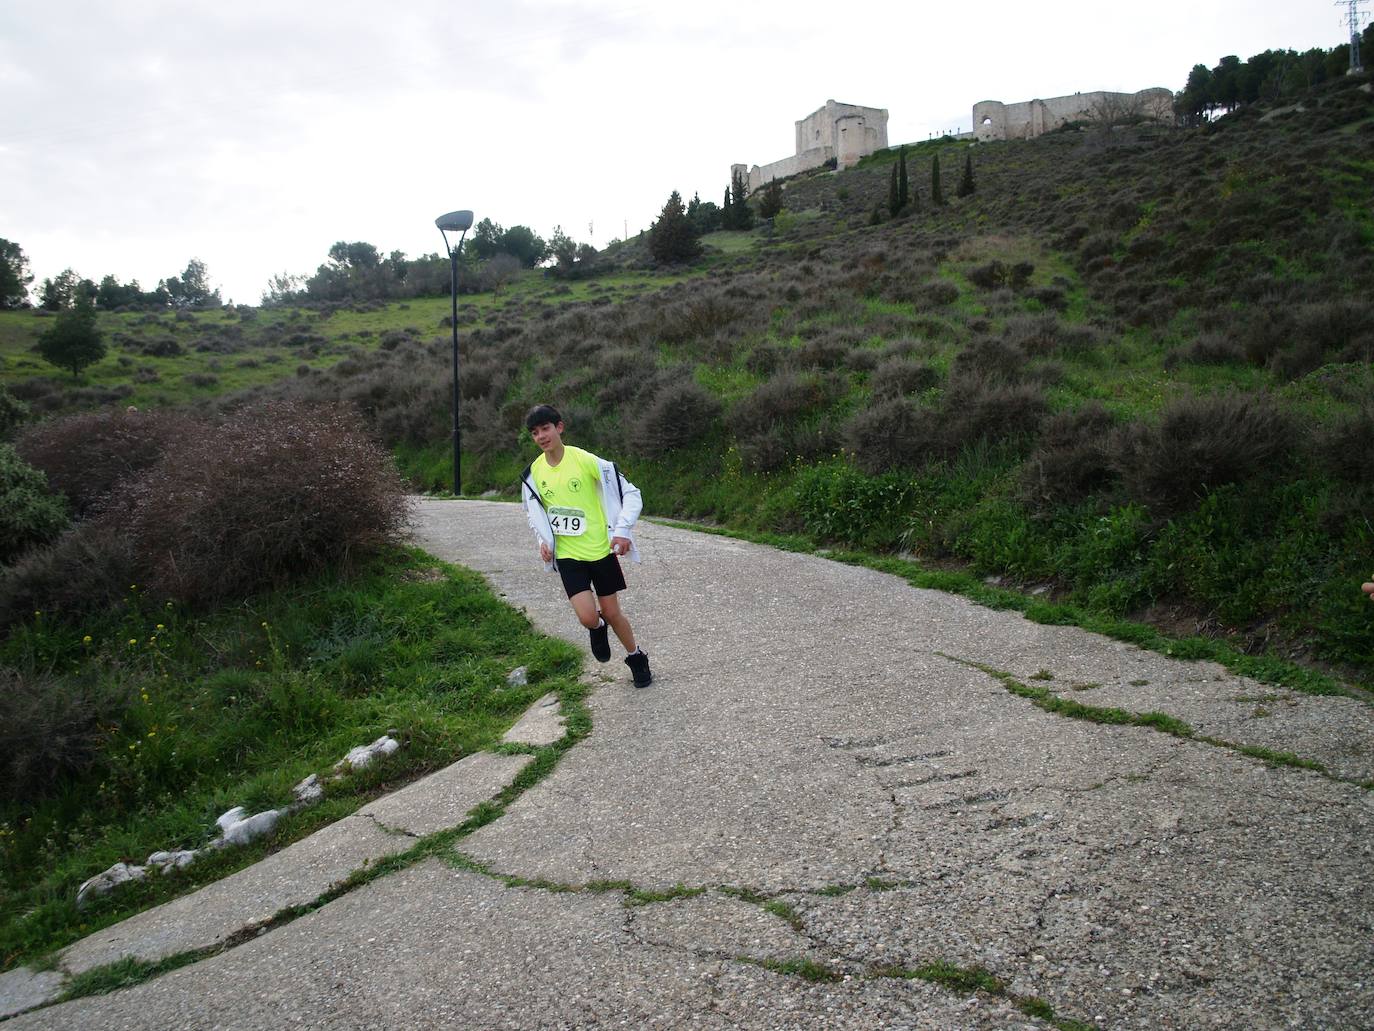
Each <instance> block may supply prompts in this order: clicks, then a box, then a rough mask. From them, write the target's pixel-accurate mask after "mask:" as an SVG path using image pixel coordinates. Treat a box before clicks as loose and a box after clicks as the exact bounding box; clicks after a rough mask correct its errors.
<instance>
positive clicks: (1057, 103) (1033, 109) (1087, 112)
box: [973, 87, 1174, 142]
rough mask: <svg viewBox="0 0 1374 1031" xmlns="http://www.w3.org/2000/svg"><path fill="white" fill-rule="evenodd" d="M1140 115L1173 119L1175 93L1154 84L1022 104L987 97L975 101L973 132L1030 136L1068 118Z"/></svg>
mask: <svg viewBox="0 0 1374 1031" xmlns="http://www.w3.org/2000/svg"><path fill="white" fill-rule="evenodd" d="M1136 115H1139V116H1141V117H1143V118H1147V119H1150V120H1152V121H1158V122H1167V121H1172V120H1173V117H1174V95H1173V93H1172V92H1170V91H1169V90H1167V89H1164V88H1162V87H1153V88H1151V89H1143V90H1141V91H1140V92H1138V93H1109V92H1106V91H1103V90H1098V91H1097V92H1094V93H1075V94H1074V95H1073V96H1070V97H1050V98H1049V99H1047V100H1038V99H1037V100H1026V101H1022V102H1021V103H1019V104H1003V103H1002V102H1001V101H997V100H983V101H979V102H978V103H977V104H974V105H973V134H974V136H975V138H977V139H978V140H980V141H983V142H986V141H989V140H1028V139H1031V138H1032V137H1034V136H1039V135H1041V134H1042V133H1047V132H1050V131H1051V130H1053V129H1057V128H1059V127H1060V126H1061V125H1064V124H1066V123H1068V122H1112V121H1116V120H1118V119H1124V118H1128V117H1134V116H1136Z"/></svg>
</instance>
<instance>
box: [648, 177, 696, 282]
mask: <svg viewBox="0 0 1374 1031" xmlns="http://www.w3.org/2000/svg"><path fill="white" fill-rule="evenodd" d="M649 253H650V254H652V255H653V256H654V260H655V261H656V262H658V263H659V264H660V265H667V264H672V263H675V262H680V261H690V260H691V259H692V258H695V257H696V256H697V255H698V254H700V253H701V244H700V243H698V242H697V237H696V234H695V233H694V232H692V223H690V222H688V221H687V209H686V208H685V207H684V206H683V204H682V195H681V194H679V193H678V192H677V190H674V191H673V192H672V194H671V195H669V197H668V203H667V204H664V205H663V211H662V213H661V214H660V215H659V216H658V219H657V221H655V222H654V224H653V226H652V227H651V228H650V229H649Z"/></svg>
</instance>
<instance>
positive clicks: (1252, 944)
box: [13, 501, 1374, 1029]
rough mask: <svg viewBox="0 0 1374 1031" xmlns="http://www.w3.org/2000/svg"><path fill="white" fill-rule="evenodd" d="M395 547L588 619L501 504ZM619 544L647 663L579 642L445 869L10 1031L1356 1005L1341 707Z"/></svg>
mask: <svg viewBox="0 0 1374 1031" xmlns="http://www.w3.org/2000/svg"><path fill="white" fill-rule="evenodd" d="M417 536H418V538H419V540H420V543H421V544H422V545H423V546H424V547H426V548H428V549H429V550H431V551H432V552H433V553H435V554H436V555H438V556H439V557H441V558H444V559H447V560H450V561H454V562H458V563H461V564H463V565H467V566H470V567H472V568H476V569H478V570H480V571H482V572H483V573H485V574H486V575H487V577H488V579H489V580H490V582H491V583H492V584H493V586H494V587H495V588H496V589H497V591H498V592H500V593H502V594H504V595H505V596H506V598H507V600H508V601H510V602H511V603H512V604H515V605H517V606H518V607H522V608H524V609H525V610H526V611H527V612H528V613H529V615H530V617H531V619H532V620H533V621H534V622H535V623H536V625H537V626H539V627H540V628H541V629H543V630H545V631H547V632H551V633H555V634H559V635H561V636H564V637H566V638H568V639H569V640H573V641H576V642H579V643H582V642H584V641H585V632H583V631H582V630H581V629H580V628H579V627H578V626H577V624H576V622H575V620H573V618H572V616H571V613H570V611H569V610H568V607H567V603H566V601H565V600H564V599H563V598H562V596H561V592H560V590H559V589H558V585H557V581H556V578H555V577H554V576H553V575H551V574H545V573H543V572H542V570H541V568H540V566H539V564H538V562H537V560H536V558H535V555H534V544H533V539H532V537H531V536H530V535H529V533H528V531H527V530H526V528H525V526H524V520H523V517H522V515H521V513H520V511H519V509H518V508H515V507H514V506H511V505H501V504H494V503H492V504H488V503H481V502H428V501H427V502H423V503H422V504H421V505H420V508H419V511H418V515H417ZM640 543H641V548H642V549H643V551H644V554H645V562H644V564H643V565H642V566H629V567H628V578H629V580H630V591H629V592H628V593H627V594H626V596H625V606H626V610H627V612H628V613H629V614H630V616H631V619H632V620H633V622H634V624H635V627H636V629H637V631H638V632H639V635H640V638H641V640H642V642H643V644H644V647H645V649H646V650H647V651H648V652H649V653H650V655H651V657H652V660H653V666H654V673H655V677H656V679H655V683H654V685H653V686H652V687H650V688H648V689H645V690H636V689H635V688H633V687H632V686H631V685H630V681H629V674H628V670H626V668H625V666H624V665H623V663H621V662H620V661H619V651H618V650H617V655H616V658H615V659H614V660H613V662H612V663H611V664H609V665H607V666H605V667H598V666H597V665H596V664H595V662H593V661H591V660H590V658H589V659H588V664H589V667H590V668H591V673H592V676H593V679H594V681H595V682H597V683H598V684H599V686H598V689H597V690H596V691H595V692H594V693H593V695H592V698H591V700H590V707H591V710H592V715H593V721H594V731H593V734H592V736H591V737H590V738H589V739H587V740H586V741H584V742H583V743H581V744H580V745H578V746H577V747H576V748H574V749H573V750H572V751H571V752H569V753H568V754H567V755H565V756H564V758H563V760H562V762H561V763H560V764H559V766H558V768H557V769H556V770H555V771H554V773H553V774H552V775H551V776H550V777H548V778H546V779H545V780H543V781H541V782H540V783H539V784H538V785H536V786H535V787H534V788H532V789H531V790H530V791H528V792H526V793H525V794H524V795H522V796H521V797H520V798H519V799H518V800H517V801H516V802H515V803H513V805H512V806H511V807H510V809H509V810H508V812H507V814H506V815H505V816H504V817H502V818H501V819H499V820H497V821H496V822H494V823H492V824H490V825H488V826H486V827H484V828H483V829H482V830H480V831H478V832H477V833H475V834H473V835H471V836H469V837H468V838H466V839H464V840H462V841H461V842H460V844H459V850H460V854H456V855H454V856H453V857H452V861H451V862H449V863H444V862H441V861H439V860H429V861H426V862H425V863H423V864H420V865H417V866H413V867H411V868H409V869H407V870H404V871H402V872H400V873H396V874H392V875H389V876H386V877H383V878H381V879H379V880H377V881H375V882H373V883H372V884H369V885H367V886H366V887H364V888H361V889H359V890H357V891H355V892H352V893H351V894H348V895H346V896H344V897H342V898H340V899H338V900H337V901H335V902H332V903H330V904H329V905H327V906H325V907H323V908H322V909H320V910H318V911H316V912H314V913H312V914H311V915H309V916H307V917H304V918H302V919H300V920H297V921H295V922H293V923H291V924H288V925H286V926H283V927H280V928H277V929H275V930H273V931H270V932H269V933H267V934H264V935H263V936H261V937H259V938H257V939H254V940H252V941H249V942H248V943H246V944H244V945H241V946H239V947H237V948H234V949H231V950H229V951H227V952H224V953H222V954H220V955H218V956H215V957H213V958H211V959H208V960H205V961H203V962H201V963H198V964H195V965H192V966H189V967H186V968H183V969H181V970H178V971H176V972H174V973H171V974H168V975H166V976H163V977H160V978H157V979H155V980H153V981H150V982H148V983H146V984H144V985H141V986H138V987H136V988H132V989H129V990H126V991H123V992H118V993H115V994H113V995H109V996H103V997H99V998H92V999H84V1000H79V1001H76V1002H73V1003H68V1004H65V1005H62V1006H56V1007H51V1008H48V1009H44V1010H37V1011H34V1012H33V1013H30V1014H27V1015H24V1016H20V1017H18V1018H15V1020H14V1021H13V1026H14V1027H15V1028H20V1027H24V1028H27V1027H49V1028H59V1027H87V1026H89V1027H111V1028H174V1027H177V1028H179V1027H188V1028H201V1027H204V1028H210V1027H232V1028H269V1027H271V1028H276V1027H280V1026H283V1025H291V1024H300V1025H303V1026H312V1027H328V1028H355V1027H402V1026H422V1027H440V1026H443V1027H450V1026H451V1027H482V1028H487V1027H522V1028H523V1027H582V1026H607V1027H613V1026H614V1027H619V1026H624V1027H712V1028H714V1027H749V1028H792V1027H796V1028H807V1027H826V1028H829V1027H853V1028H877V1027H894V1028H1020V1027H1026V1028H1041V1027H1051V1026H1054V1025H1053V1023H1052V1022H1051V1020H1050V1019H1049V1016H1048V1014H1049V1013H1050V1011H1051V1010H1052V1011H1053V1015H1054V1017H1055V1018H1057V1019H1058V1020H1060V1021H1065V1020H1072V1021H1078V1022H1081V1023H1083V1024H1090V1025H1095V1026H1098V1027H1102V1028H1109V1027H1110V1028H1117V1027H1121V1028H1198V1027H1208V1028H1213V1027H1217V1028H1237V1029H1240V1028H1246V1029H1249V1028H1280V1027H1301V1028H1322V1027H1330V1028H1351V1027H1370V1026H1374V888H1371V875H1370V871H1371V870H1374V862H1371V860H1374V834H1372V833H1371V831H1374V794H1372V793H1371V791H1370V790H1369V789H1368V788H1366V787H1364V786H1361V784H1360V783H1359V782H1364V781H1369V780H1371V779H1374V751H1372V750H1371V742H1374V711H1372V710H1371V707H1370V706H1369V705H1367V704H1366V703H1364V702H1359V701H1354V700H1351V699H1344V698H1312V697H1308V696H1303V695H1296V694H1293V693H1292V692H1289V691H1285V690H1282V689H1278V688H1274V687H1271V686H1267V685H1261V684H1256V683H1254V682H1252V681H1247V680H1245V679H1243V678H1238V677H1234V676H1232V675H1230V674H1228V673H1227V672H1226V671H1225V670H1223V669H1221V668H1220V667H1217V666H1214V665H1211V664H1207V663H1183V662H1176V661H1173V660H1170V659H1167V658H1165V657H1162V656H1159V655H1155V654H1153V653H1148V652H1142V651H1140V650H1138V649H1136V648H1134V647H1131V646H1128V645H1123V644H1120V643H1118V642H1114V641H1110V640H1106V639H1104V638H1100V637H1095V636H1093V635H1091V634H1088V633H1085V632H1083V631H1079V630H1076V629H1071V628H1062V627H1043V626H1038V625H1035V624H1032V623H1028V622H1026V621H1025V620H1024V619H1022V618H1021V617H1020V616H1018V615H1015V614H1009V613H999V612H991V611H988V610H985V609H980V608H978V607H977V606H975V605H973V604H971V603H969V602H967V601H965V600H963V599H961V598H957V597H953V596H949V595H944V594H940V593H937V592H931V591H922V590H916V589H913V588H911V587H909V586H907V585H906V584H905V583H903V582H901V581H899V580H897V579H895V578H893V577H890V576H885V575H882V574H878V573H874V572H871V571H868V570H863V569H856V568H852V567H847V566H843V565H839V564H836V563H832V562H828V561H825V560H823V559H819V558H811V557H805V556H797V555H791V554H784V553H780V552H776V551H772V550H770V549H767V548H762V547H756V546H753V545H749V544H745V543H741V542H738V541H733V540H730V539H727V538H722V537H714V536H708V535H703V534H695V533H690V532H687V531H682V530H676V529H670V528H665V527H659V526H653V525H642V532H641V534H640ZM1372 624H1374V620H1372ZM999 673H1000V674H1002V675H1003V676H1004V677H1005V676H1010V677H1012V678H1014V679H1015V680H1017V681H1020V682H1021V683H1024V684H1030V685H1034V686H1037V687H1044V688H1046V689H1048V690H1049V691H1050V692H1052V693H1053V694H1054V695H1057V696H1060V697H1063V698H1066V699H1070V700H1072V701H1075V702H1080V703H1082V704H1084V705H1089V706H1098V707H1113V708H1116V709H1120V710H1125V711H1128V712H1138V713H1146V712H1159V713H1164V714H1166V715H1169V716H1173V717H1176V718H1177V719H1180V720H1183V721H1185V722H1186V723H1188V724H1189V725H1190V726H1191V727H1192V728H1193V730H1194V731H1195V733H1196V735H1197V736H1204V735H1205V736H1207V737H1208V738H1210V739H1211V742H1212V743H1205V742H1203V741H1200V740H1197V739H1196V737H1195V738H1194V739H1185V738H1181V737H1178V736H1174V735H1171V734H1168V733H1164V732H1162V731H1161V730H1158V729H1153V728H1152V727H1148V726H1133V725H1106V724H1102V723H1096V722H1086V721H1083V720H1075V719H1069V718H1066V717H1064V716H1062V715H1057V714H1054V713H1050V712H1046V711H1043V710H1042V709H1040V708H1037V707H1036V706H1034V705H1033V704H1032V702H1031V701H1029V700H1027V699H1025V698H1022V697H1018V696H1017V695H1015V694H1013V693H1012V692H1011V691H1010V690H1009V689H1008V687H1007V683H1006V682H1005V680H1004V679H1002V678H999V676H998V674H999ZM1244 748H1251V749H1255V748H1263V749H1268V750H1270V751H1272V752H1284V753H1291V754H1292V755H1294V756H1297V757H1300V758H1304V759H1309V760H1313V761H1315V762H1318V763H1320V764H1321V765H1322V767H1323V768H1324V770H1325V772H1324V773H1323V772H1314V771H1310V770H1305V769H1299V768H1294V767H1292V766H1275V765H1270V764H1268V763H1266V762H1264V761H1262V760H1260V759H1256V758H1251V757H1249V756H1247V755H1245V754H1243V753H1242V749H1244ZM608 882H610V883H608ZM615 882H625V885H628V887H626V886H621V885H617V884H616V883H615ZM977 971H985V972H986V975H984V979H983V980H982V981H981V983H982V984H983V985H984V986H985V987H987V988H990V989H991V990H989V991H981V992H972V991H970V990H969V985H970V983H971V982H970V977H971V976H973V975H974V974H976V972H977ZM803 975H809V977H808V976H803ZM987 975H990V977H989V976H987ZM990 978H996V979H997V980H996V983H995V984H994V982H993V981H992V980H991V979H990Z"/></svg>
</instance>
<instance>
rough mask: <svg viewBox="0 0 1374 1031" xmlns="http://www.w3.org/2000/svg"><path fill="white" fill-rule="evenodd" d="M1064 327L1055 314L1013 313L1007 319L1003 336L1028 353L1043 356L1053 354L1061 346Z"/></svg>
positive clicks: (1008, 341) (1009, 342)
mask: <svg viewBox="0 0 1374 1031" xmlns="http://www.w3.org/2000/svg"><path fill="white" fill-rule="evenodd" d="M1062 328H1063V327H1062V326H1061V325H1060V322H1059V319H1057V318H1056V317H1055V316H1053V315H1013V316H1012V317H1011V318H1009V319H1007V325H1006V329H1005V330H1003V332H1002V338H1003V340H1005V341H1006V343H1008V344H1010V345H1011V346H1012V347H1018V348H1020V349H1021V350H1023V351H1025V352H1026V354H1028V355H1032V356H1035V357H1043V356H1045V355H1048V354H1053V353H1054V351H1055V349H1056V348H1057V347H1058V346H1059V334H1060V331H1061V329H1062Z"/></svg>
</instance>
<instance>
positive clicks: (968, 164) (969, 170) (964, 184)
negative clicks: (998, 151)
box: [954, 151, 973, 197]
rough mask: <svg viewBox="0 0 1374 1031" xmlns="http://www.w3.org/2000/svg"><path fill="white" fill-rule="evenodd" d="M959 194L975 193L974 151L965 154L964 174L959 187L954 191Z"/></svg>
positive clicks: (963, 195) (965, 195)
mask: <svg viewBox="0 0 1374 1031" xmlns="http://www.w3.org/2000/svg"><path fill="white" fill-rule="evenodd" d="M954 192H955V194H956V195H957V196H960V197H968V196H971V195H972V193H973V152H972V151H969V152H968V153H967V154H965V155H964V174H963V175H962V176H961V177H960V179H959V188H958V189H957V190H955V191H954Z"/></svg>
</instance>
